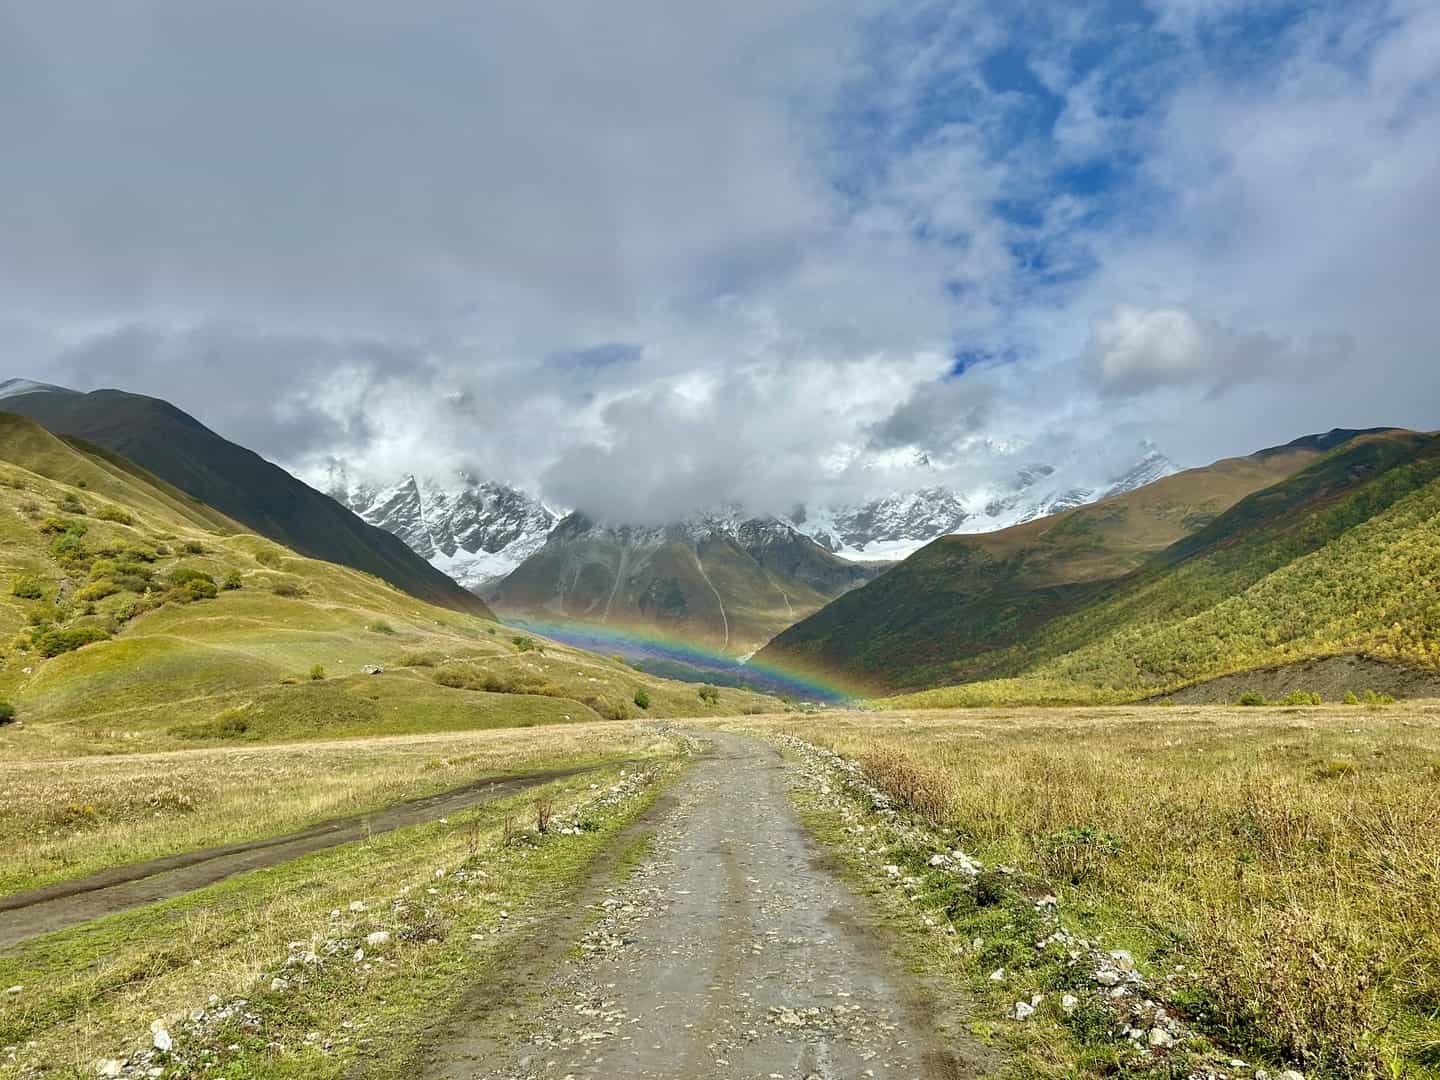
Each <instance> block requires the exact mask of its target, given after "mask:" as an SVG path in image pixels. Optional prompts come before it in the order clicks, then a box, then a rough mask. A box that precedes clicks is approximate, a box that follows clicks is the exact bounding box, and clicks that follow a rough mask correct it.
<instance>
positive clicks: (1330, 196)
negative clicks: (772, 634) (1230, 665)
mask: <svg viewBox="0 0 1440 1080" xmlns="http://www.w3.org/2000/svg"><path fill="white" fill-rule="evenodd" d="M187 10H188V8H187V6H186V5H184V4H181V3H180V2H179V0H157V2H156V3H152V4H148V5H146V6H145V7H144V8H143V9H139V10H136V11H124V12H121V11H110V10H106V9H99V10H97V9H95V8H94V6H93V5H83V4H79V3H69V2H65V0H61V2H57V3H54V4H46V5H35V4H27V3H21V2H20V0H0V120H3V122H4V123H5V125H6V131H7V136H8V144H7V145H8V150H9V153H8V157H7V169H6V170H5V171H4V172H3V174H0V240H3V243H0V300H3V301H4V303H3V305H0V311H3V312H4V314H3V315H0V346H3V347H4V348H5V350H6V354H7V355H8V356H10V357H11V358H12V365H13V370H12V371H11V372H9V374H13V375H29V376H33V377H38V378H46V379H51V380H54V381H60V382H65V383H68V384H70V385H75V386H79V387H82V388H83V387H92V386H99V385H120V386H124V387H127V388H131V389H135V390H139V391H143V392H150V393H156V394H160V395H163V396H166V397H169V398H171V399H173V400H175V401H176V402H177V404H180V405H181V406H182V407H185V408H187V409H190V410H192V411H194V412H195V413H197V414H198V415H200V416H201V417H202V418H203V419H205V420H206V421H207V422H209V423H211V424H212V426H214V427H216V428H217V429H218V430H221V431H222V432H224V433H226V434H228V435H231V436H232V437H234V438H237V439H239V440H240V441H243V442H246V443H247V444H250V445H253V446H255V448H257V449H259V450H260V451H261V452H263V453H266V454H268V455H269V456H271V457H273V458H276V459H277V460H280V461H281V462H283V463H285V464H287V465H289V466H291V467H294V468H296V469H297V470H299V471H301V472H302V473H304V474H305V475H307V476H320V475H323V473H324V471H325V469H326V467H327V465H329V464H330V463H333V462H337V461H338V462H343V463H344V464H345V465H346V466H347V468H348V469H349V471H350V472H351V474H352V475H357V476H365V477H368V478H372V479H376V480H381V481H383V480H386V479H389V478H391V477H393V475H394V474H396V473H398V472H401V471H412V470H413V471H420V472H430V473H446V472H449V471H453V470H464V471H465V472H468V473H471V474H476V475H482V476H489V477H494V478H496V479H500V480H506V481H509V482H512V483H517V484H521V485H523V486H526V487H529V488H531V489H532V490H536V491H539V492H542V493H543V494H545V495H546V497H547V498H550V499H552V500H553V501H555V502H557V503H561V504H568V505H584V506H585V508H587V509H590V510H591V511H592V512H594V513H599V514H602V515H606V516H611V517H624V518H630V519H640V518H647V519H656V518H663V517H667V516H672V515H674V514H676V513H681V512H685V511H686V510H688V509H694V508H695V504H696V503H697V502H713V501H717V500H719V499H728V500H738V501H741V502H744V503H746V504H747V505H750V506H752V507H753V508H755V509H757V510H785V509H789V508H790V507H791V506H793V504H794V503H795V502H796V501H799V500H821V499H840V500H845V499H850V498H859V497H862V496H865V495H869V494H877V493H880V492H883V491H890V490H895V489H899V488H905V487H913V486H918V485H922V484H930V483H934V482H938V481H945V482H951V483H955V484H958V485H962V486H963V485H972V486H973V485H979V484H993V483H1003V482H1004V481H1005V479H1006V477H1007V476H1010V475H1013V473H1014V471H1015V470H1016V469H1017V468H1019V467H1020V466H1022V465H1025V464H1029V463H1032V462H1038V461H1044V462H1050V463H1062V464H1063V463H1065V462H1076V463H1080V465H1082V466H1083V467H1084V468H1087V469H1090V470H1091V471H1092V472H1094V473H1095V474H1096V475H1094V476H1093V477H1090V479H1091V480H1093V481H1095V482H1101V481H1103V480H1104V479H1106V476H1105V474H1106V473H1107V472H1110V471H1116V472H1118V471H1121V470H1123V468H1124V467H1125V466H1126V465H1128V464H1129V463H1130V459H1131V458H1132V457H1133V456H1134V455H1135V453H1136V447H1137V446H1138V444H1139V443H1140V442H1141V441H1142V440H1144V439H1153V440H1155V441H1156V442H1157V443H1158V444H1159V445H1160V446H1161V447H1162V449H1164V450H1165V451H1166V452H1168V453H1169V454H1170V455H1171V456H1172V457H1174V458H1176V459H1177V460H1179V461H1181V462H1183V463H1187V464H1191V463H1200V462H1203V461H1207V460H1210V459H1213V458H1215V457H1218V456H1222V455H1226V454H1233V453H1242V452H1247V451H1250V450H1253V449H1256V448H1258V447H1260V446H1264V445H1269V444H1273V443H1277V442H1284V441H1288V440H1289V439H1291V438H1293V437H1295V436H1297V435H1299V434H1302V433H1304V432H1309V431H1314V430H1324V429H1328V428H1329V427H1332V426H1362V425H1371V424H1381V423H1393V424H1403V425H1410V426H1422V427H1428V428H1434V427H1440V418H1437V413H1440V364H1437V357H1436V350H1435V342H1436V340H1437V338H1440V309H1437V306H1436V305H1435V304H1434V303H1433V299H1432V298H1431V296H1430V292H1431V291H1432V288H1433V285H1432V283H1433V277H1434V268H1435V266H1436V265H1440V209H1437V207H1440V10H1437V9H1436V7H1435V5H1434V4H1433V3H1425V2H1420V0H1374V2H1368V0H1367V2H1350V3H1342V2H1330V3H1323V2H1320V3H1293V2H1283V3H1278V2H1277V3H1271V2H1266V0H1253V2H1250V0H1135V2H1118V0H1116V2H1105V0H1097V2H1079V3H1064V4H1062V3H1026V2H1021V3H995V2H981V0H954V2H950V3H930V2H925V0H914V2H906V3H883V2H876V0H854V2H853V3H843V4H837V3H833V2H829V0H823V2H822V0H766V2H761V0H735V2H733V3H730V4H727V5H724V6H723V7H717V6H702V5H674V4H670V3H662V2H660V0H631V2H627V3H622V4H615V5H607V6H605V7H604V8H603V9H601V8H598V7H595V8H566V9H564V10H561V9H553V10H549V9H545V8H543V7H540V8H537V7H533V6H520V5H514V6H509V7H502V6H489V5H486V6H481V7H476V6H475V5H473V4H468V3H462V2H460V0H423V2H419V3H415V4H411V5H406V6H405V7H404V8H403V9H402V8H397V7H396V6H395V5H392V4H388V3H380V2H378V0H376V2H360V0H344V2H342V0H317V2H315V3H313V4H305V5H293V4H285V3H281V2H279V0H257V2H255V3H253V4H248V5H244V6H239V7H233V8H228V9H225V10H221V11H217V12H215V13H213V15H212V16H211V17H207V18H206V19H204V20H198V19H194V18H189V17H187V16H186V11H187ZM257 50H258V52H261V53H263V54H264V55H265V57H266V64H265V65H257V64H255V63H254V57H255V56H256V55H257ZM922 457H923V459H924V460H925V461H927V462H928V464H926V465H924V466H923V467H922V466H917V465H916V462H917V461H919V460H921V459H922ZM1077 467H1079V466H1077Z"/></svg>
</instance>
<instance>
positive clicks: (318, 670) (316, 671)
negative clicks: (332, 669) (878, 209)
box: [310, 664, 325, 682]
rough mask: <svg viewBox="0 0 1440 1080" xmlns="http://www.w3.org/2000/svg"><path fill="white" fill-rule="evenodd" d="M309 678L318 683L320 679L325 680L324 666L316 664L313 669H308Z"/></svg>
mask: <svg viewBox="0 0 1440 1080" xmlns="http://www.w3.org/2000/svg"><path fill="white" fill-rule="evenodd" d="M310 678H311V679H313V680H315V681H316V682H319V681H320V680H321V679H323V678H325V668H324V665H322V664H316V665H315V666H314V667H312V668H311V669H310Z"/></svg>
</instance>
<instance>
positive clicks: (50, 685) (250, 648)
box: [0, 414, 773, 753]
mask: <svg viewBox="0 0 1440 1080" xmlns="http://www.w3.org/2000/svg"><path fill="white" fill-rule="evenodd" d="M0 646H3V648H0V697H3V698H6V699H8V700H9V701H10V702H12V703H13V704H14V705H15V706H16V708H17V711H18V716H19V719H20V721H21V723H20V724H10V725H3V726H0V753H22V752H28V753H41V752H49V751H54V752H61V751H63V750H99V751H120V750H136V749H155V748H163V747H166V746H193V745H197V744H203V743H205V742H225V741H236V740H238V741H247V740H260V739H292V738H312V737H317V736H330V735H351V734H368V733H375V732H403V731H424V730H443V729H463V728H477V727H497V726H514V725H525V724H537V723H552V722H556V723H564V722H568V721H581V720H596V719H600V718H613V717H617V716H622V715H631V716H634V715H649V716H657V717H665V716H680V715H707V714H721V713H733V712H736V711H742V710H745V709H755V708H758V707H760V706H761V705H762V704H766V703H769V704H773V702H771V700H770V699H767V698H763V697H761V696H759V695H755V694H750V693H747V692H744V691H738V690H724V689H722V690H720V691H719V695H718V699H717V700H716V701H715V702H714V703H708V702H702V701H701V700H699V698H698V695H697V690H696V688H695V687H694V686H693V685H687V684H681V683H674V682H670V681H668V680H664V679H659V678H656V677H654V676H650V675H645V674H643V673H641V672H638V671H635V670H633V669H631V668H630V667H627V666H626V665H624V664H622V663H619V662H617V661H615V660H612V659H608V658H602V657H599V656H596V655H594V654H591V653H586V652H583V651H580V650H577V649H571V648H568V647H566V646H563V645H558V644H555V643H553V642H548V641H545V640H543V639H538V638H533V637H530V636H522V635H517V634H515V632H514V631H512V630H510V629H509V628H506V627H504V626H501V625H499V624H497V623H496V622H494V621H493V620H492V619H487V618H483V617H479V616H476V615H471V614H468V613H464V612H457V611H453V610H449V609H446V608H442V607H437V606H434V605H431V604H427V603H425V602H423V601H420V600H417V599H415V598H414V597H411V596H409V595H407V594H405V593H403V592H401V591H400V590H398V589H396V588H395V587H393V586H392V585H390V584H388V583H386V582H383V581H381V580H379V579H378V578H376V577H373V576H371V575H368V574H364V573H361V572H359V571H356V570H352V569H349V568H347V567H343V566H337V565H335V564H334V563H328V562H322V561H319V560H315V559H309V558H305V557H303V556H300V555H297V554H296V553H294V552H293V551H290V550H289V549H287V548H285V547H283V546H281V545H279V544H277V543H275V542H273V541H271V540H268V539H266V538H263V537H260V536H256V535H255V534H253V533H250V532H247V531H245V530H244V529H242V528H241V526H240V525H239V524H238V523H236V522H235V521H233V520H231V519H230V518H228V517H226V516H224V515H223V514H220V513H218V512H216V511H215V510H213V509H211V508H209V507H206V506H203V505H201V504H198V503H196V502H195V501H194V500H193V499H190V498H189V497H188V496H186V495H184V494H183V493H181V492H179V491H177V490H176V489H175V488H173V487H171V486H170V485H169V484H167V483H165V482H164V481H163V480H160V479H158V478H156V477H153V476H150V475H149V474H147V473H146V472H145V471H144V470H143V469H140V468H139V467H137V466H135V465H133V464H131V463H129V462H126V461H124V460H123V459H119V458H117V457H116V456H115V455H113V454H110V453H108V452H106V451H102V450H99V449H96V448H93V447H88V446H86V445H84V444H83V443H79V442H77V441H73V440H65V439H61V438H59V437H57V436H55V435H53V434H51V433H50V432H48V431H46V430H45V429H44V428H42V427H40V426H39V425H38V424H36V423H34V422H32V421H30V420H27V419H24V418H21V417H18V416H14V415H11V414H0ZM366 667H382V668H384V669H385V670H384V673H383V674H378V675H372V674H364V673H363V669H364V668H366ZM637 697H639V698H641V700H643V701H644V702H645V704H646V706H647V707H646V708H641V707H640V706H639V705H638V704H637V703H636V698H637Z"/></svg>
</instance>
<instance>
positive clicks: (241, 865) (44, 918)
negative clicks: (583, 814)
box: [0, 766, 599, 951]
mask: <svg viewBox="0 0 1440 1080" xmlns="http://www.w3.org/2000/svg"><path fill="white" fill-rule="evenodd" d="M598 767H599V766H589V767H584V768H575V769H550V770H547V771H545V772H535V773H527V774H525V775H523V776H501V777H489V778H487V779H483V780H476V781H474V782H473V783H469V784H466V785H465V786H464V787H459V788H453V789H451V790H450V791H444V792H441V793H440V794H438V795H427V796H424V797H423V798H419V799H411V800H409V801H407V802H403V803H398V804H396V805H394V806H390V807H386V808H385V809H383V810H376V811H373V812H371V813H368V814H356V815H354V816H353V817H348V818H340V819H337V820H335V821H326V822H322V823H320V824H318V825H314V826H311V827H310V828H308V829H304V830H302V831H300V832H295V833H289V834H287V835H284V836H273V837H268V838H266V839H264V840H252V841H249V842H247V843H242V844H231V845H229V846H227V847H218V848H206V849H204V850H200V851H187V852H183V853H181V854H179V855H170V856H166V857H165V858H162V859H151V860H150V861H148V862H143V863H134V864H132V865H129V866H118V867H114V868H113V869H110V870H104V871H101V872H100V873H98V874H92V875H90V876H88V877H84V878H78V879H76V880H73V881H62V882H59V883H57V884H55V885H48V886H46V887H44V888H42V889H34V890H32V891H29V892H23V893H14V894H12V895H10V896H0V951H3V950H4V949H7V948H9V947H11V946H13V945H16V944H18V943H20V942H22V941H26V940H28V939H29V938H32V937H38V936H39V935H41V934H48V933H51V932H52V931H55V930H64V929H65V928H67V927H70V926H76V925H78V924H80V923H83V922H88V921H90V920H91V919H98V918H100V917H101V916H102V915H112V914H114V913H115V912H117V911H127V910H129V909H130V908H135V907H140V906H141V905H143V904H150V903H154V902H155V901H157V900H166V899H169V898H170V897H172V896H180V895H182V894H184V893H187V892H193V891H194V890H196V889H201V888H204V887H205V886H207V885H213V884H215V883H216V882H217V881H224V880H225V879H226V878H229V877H233V876H234V875H236V874H243V873H246V872H248V871H250V870H259V869H261V868H262V867H266V866H278V865H279V864H280V863H283V862H288V861H289V860H291V859H296V858H299V857H300V856H301V855H308V854H310V853H311V852H313V851H322V850H324V849H325V848H330V847H335V846H337V845H339V844H349V843H353V842H354V841H356V840H363V839H364V838H366V837H368V836H375V835H378V834H380V833H384V832H390V831H391V830H392V829H403V828H405V827H406V826H408V825H418V824H421V823H423V822H427V821H435V820H437V819H439V818H442V817H444V816H446V815H447V814H453V813H456V812H458V811H460V810H464V809H466V808H468V807H471V806H477V805H479V804H480V803H486V802H493V801H494V800H496V799H504V798H508V797H510V796H512V795H515V794H518V793H519V792H521V791H524V790H525V789H526V788H529V787H535V786H537V785H540V784H545V783H549V782H550V781H552V780H558V779H561V778H562V777H566V776H575V775H576V774H578V773H583V772H590V771H592V770H593V769H594V768H598Z"/></svg>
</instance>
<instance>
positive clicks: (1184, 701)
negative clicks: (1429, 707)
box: [1160, 655, 1440, 705]
mask: <svg viewBox="0 0 1440 1080" xmlns="http://www.w3.org/2000/svg"><path fill="white" fill-rule="evenodd" d="M1295 690H1303V691H1306V692H1308V693H1318V694H1320V695H1321V696H1322V697H1323V698H1324V699H1325V700H1326V701H1340V700H1342V699H1343V698H1344V697H1345V694H1346V693H1347V692H1350V693H1354V694H1355V695H1357V696H1363V695H1364V693H1365V691H1366V690H1374V691H1375V692H1376V693H1378V694H1389V695H1390V696H1391V697H1394V698H1440V672H1434V671H1422V670H1418V669H1416V668H1404V667H1398V666H1396V665H1394V664H1387V663H1385V662H1383V661H1380V660H1373V659H1371V658H1370V657H1368V656H1354V655H1349V656H1326V657H1321V658H1319V659H1316V660H1300V661H1297V662H1296V663H1293V664H1281V665H1279V666H1276V667H1267V668H1256V669H1255V670H1254V671H1242V672H1239V673H1238V674H1235V675H1223V676H1221V677H1220V678H1218V679H1211V680H1209V681H1208V682H1203V683H1196V684H1195V685H1193V686H1187V687H1185V688H1184V689H1183V690H1176V691H1175V692H1174V693H1173V694H1167V695H1165V697H1168V698H1169V699H1170V700H1171V701H1174V702H1175V703H1176V704H1179V705H1225V704H1229V703H1231V702H1233V701H1235V700H1236V699H1238V698H1239V697H1240V695H1241V694H1244V693H1247V692H1249V691H1254V692H1256V693H1259V694H1263V695H1264V696H1265V698H1266V700H1269V701H1274V700H1276V699H1278V698H1283V697H1284V696H1285V695H1286V694H1289V693H1291V692H1292V691H1295ZM1160 700H1163V699H1160Z"/></svg>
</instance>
